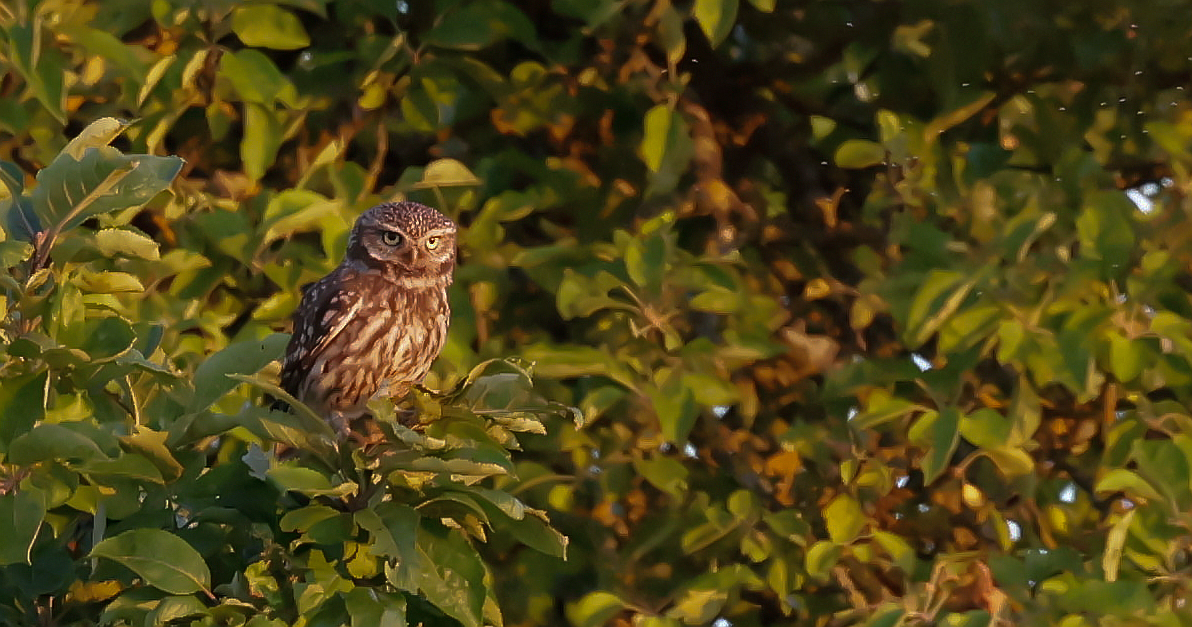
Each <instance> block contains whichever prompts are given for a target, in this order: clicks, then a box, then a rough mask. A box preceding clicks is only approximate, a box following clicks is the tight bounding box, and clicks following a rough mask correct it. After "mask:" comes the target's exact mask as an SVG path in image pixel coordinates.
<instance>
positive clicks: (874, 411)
mask: <svg viewBox="0 0 1192 627" xmlns="http://www.w3.org/2000/svg"><path fill="white" fill-rule="evenodd" d="M922 409H924V408H923V407H922V406H921V405H917V404H915V403H912V402H910V401H908V400H906V399H903V398H898V397H892V396H890V393H889V392H887V391H886V390H882V389H877V390H874V391H873V392H871V393H870V394H869V398H867V399H866V405H865V411H862V412H859V413H858V414H857V415H856V416H853V418H852V420H850V421H849V425H851V426H852V427H853V428H854V429H873V428H875V427H878V426H880V425H883V424H886V423H887V422H892V421H894V420H898V419H899V418H901V417H903V416H906V415H908V414H910V413H912V412H915V411H918V410H922Z"/></svg>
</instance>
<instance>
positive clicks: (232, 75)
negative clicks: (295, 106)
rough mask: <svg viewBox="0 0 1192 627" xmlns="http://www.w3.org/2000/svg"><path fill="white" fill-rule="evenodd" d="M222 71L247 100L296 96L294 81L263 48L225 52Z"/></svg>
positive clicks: (266, 102)
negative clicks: (290, 79)
mask: <svg viewBox="0 0 1192 627" xmlns="http://www.w3.org/2000/svg"><path fill="white" fill-rule="evenodd" d="M219 74H220V76H221V77H223V78H226V79H227V80H228V82H230V83H231V84H232V88H233V89H235V90H236V93H237V94H240V97H241V98H243V99H244V101H245V102H253V103H257V104H261V105H272V104H273V103H274V102H276V101H278V100H280V101H282V102H290V101H292V100H294V99H295V98H296V95H295V91H294V85H293V84H292V83H290V81H289V79H287V78H286V77H285V76H284V75H283V74H282V73H281V70H279V69H277V66H276V65H274V64H273V61H270V60H269V57H267V56H265V55H264V54H263V53H262V52H261V51H260V50H252V49H248V50H240V51H236V52H232V51H227V52H224V53H223V55H221V56H220V62H219ZM246 115H247V113H246Z"/></svg>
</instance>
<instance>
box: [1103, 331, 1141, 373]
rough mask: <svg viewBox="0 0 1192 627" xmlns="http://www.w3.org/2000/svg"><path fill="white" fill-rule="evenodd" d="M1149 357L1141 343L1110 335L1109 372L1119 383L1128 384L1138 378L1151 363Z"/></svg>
mask: <svg viewBox="0 0 1192 627" xmlns="http://www.w3.org/2000/svg"><path fill="white" fill-rule="evenodd" d="M1147 357H1148V356H1147V355H1146V351H1145V347H1144V345H1143V343H1142V342H1141V341H1138V340H1131V339H1129V338H1126V337H1123V336H1121V335H1118V334H1116V333H1111V334H1110V335H1109V371H1110V372H1112V373H1113V376H1114V377H1115V378H1117V380H1118V381H1121V382H1122V383H1127V382H1130V381H1133V380H1134V379H1136V378H1138V376H1139V375H1141V374H1142V372H1143V368H1144V367H1145V366H1146V365H1147V364H1148V363H1150V361H1151V360H1150V359H1148V358H1147Z"/></svg>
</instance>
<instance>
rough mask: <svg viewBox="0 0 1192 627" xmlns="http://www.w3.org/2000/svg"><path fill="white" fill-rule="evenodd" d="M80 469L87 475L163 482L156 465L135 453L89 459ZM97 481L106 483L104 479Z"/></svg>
mask: <svg viewBox="0 0 1192 627" xmlns="http://www.w3.org/2000/svg"><path fill="white" fill-rule="evenodd" d="M80 471H81V472H84V473H87V475H88V476H96V477H122V478H126V479H133V480H136V481H148V482H150V483H157V484H164V483H165V480H164V479H162V476H161V472H160V471H159V470H158V469H157V466H155V465H153V462H151V461H149V460H148V459H145V458H144V457H142V456H140V455H137V454H136V453H125V454H124V455H121V456H120V457H118V458H116V459H97V460H91V461H89V462H88V463H86V464H85V465H83V467H82V468H80ZM99 483H106V481H100V482H99Z"/></svg>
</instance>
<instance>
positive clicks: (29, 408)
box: [0, 370, 49, 451]
mask: <svg viewBox="0 0 1192 627" xmlns="http://www.w3.org/2000/svg"><path fill="white" fill-rule="evenodd" d="M48 379H49V372H48V371H44V370H43V371H41V372H35V373H30V374H27V375H23V376H19V377H11V378H8V379H5V380H4V385H2V386H0V451H7V450H8V445H9V443H10V442H12V441H13V439H14V438H16V437H18V436H21V435H24V434H26V433H28V432H29V430H30V429H32V428H33V425H35V424H37V422H38V421H40V420H41V419H42V418H43V417H45V413H46V410H45V395H46V383H47V381H48Z"/></svg>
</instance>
